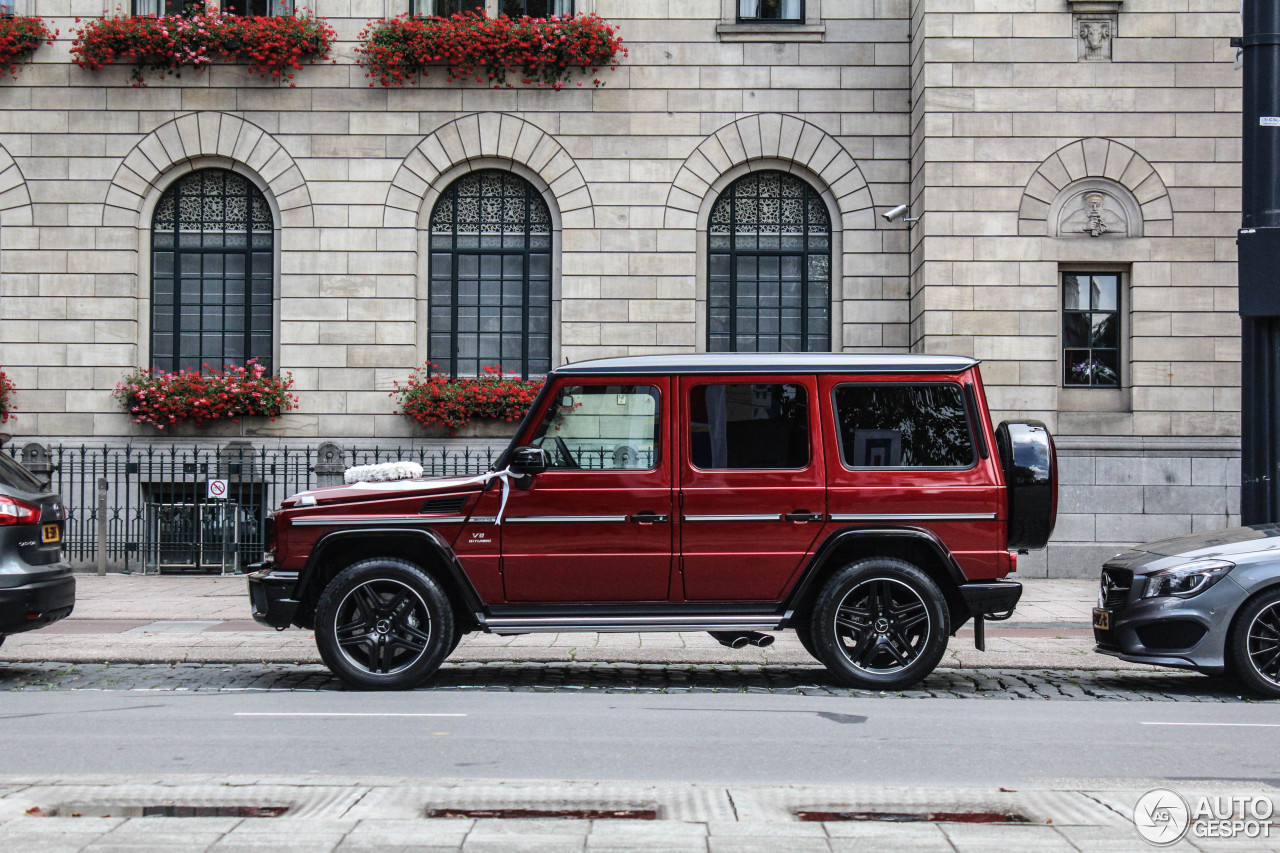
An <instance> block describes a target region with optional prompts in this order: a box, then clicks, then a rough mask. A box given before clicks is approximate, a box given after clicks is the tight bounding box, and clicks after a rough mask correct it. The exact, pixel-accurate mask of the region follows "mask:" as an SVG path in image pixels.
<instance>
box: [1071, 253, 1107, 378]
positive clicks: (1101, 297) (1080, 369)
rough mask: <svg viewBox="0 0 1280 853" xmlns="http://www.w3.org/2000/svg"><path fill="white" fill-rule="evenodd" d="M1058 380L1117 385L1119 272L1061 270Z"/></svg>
mask: <svg viewBox="0 0 1280 853" xmlns="http://www.w3.org/2000/svg"><path fill="white" fill-rule="evenodd" d="M1062 368H1063V370H1062V384H1063V386H1064V387H1067V388H1119V387H1120V274H1119V273H1116V272H1104V273H1093V272H1064V273H1063V274H1062Z"/></svg>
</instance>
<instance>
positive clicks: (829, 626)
mask: <svg viewBox="0 0 1280 853" xmlns="http://www.w3.org/2000/svg"><path fill="white" fill-rule="evenodd" d="M950 633H951V630H950V617H949V615H948V612H947V606H946V599H945V598H944V597H943V594H942V590H940V589H939V588H938V585H937V584H936V583H934V581H933V579H932V578H930V577H929V576H928V575H926V574H925V573H924V572H922V571H921V570H920V569H919V568H917V567H916V566H914V565H912V564H911V563H908V562H906V561H905V560H898V559H893V558H889V557H870V558H867V559H864V560H858V561H856V562H853V563H850V564H849V565H847V566H845V567H844V568H842V569H840V570H839V571H837V572H836V573H835V574H834V575H833V576H832V577H831V579H830V580H828V581H827V583H826V585H825V586H824V587H823V589H822V592H821V593H820V594H819V595H818V600H817V603H816V604H815V605H814V609H813V618H812V621H811V623H810V642H812V643H813V647H814V652H815V653H816V656H817V658H818V659H819V660H820V661H822V663H823V664H825V665H826V667H827V669H828V670H830V671H831V674H832V675H834V676H835V678H836V679H837V680H838V681H840V682H841V683H842V684H845V685H848V686H850V687H860V688H863V689H867V690H902V689H904V688H907V687H910V686H912V685H913V684H915V683H916V682H918V681H920V680H921V679H922V678H924V677H925V676H926V675H928V674H929V673H931V672H933V670H934V667H936V666H937V665H938V662H939V661H941V660H942V655H943V653H945V652H946V650H947V636H948V635H949V634H950Z"/></svg>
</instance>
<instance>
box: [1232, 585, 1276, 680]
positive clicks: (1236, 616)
mask: <svg viewBox="0 0 1280 853" xmlns="http://www.w3.org/2000/svg"><path fill="white" fill-rule="evenodd" d="M1277 591H1280V577H1276V578H1274V579H1272V580H1268V581H1263V582H1262V583H1260V584H1258V585H1257V586H1256V587H1254V588H1253V589H1252V590H1250V591H1249V592H1248V594H1247V595H1245V597H1244V598H1242V599H1241V600H1240V603H1239V604H1237V605H1236V609H1235V612H1234V613H1232V614H1231V621H1230V622H1228V623H1227V644H1228V646H1229V644H1230V643H1231V638H1232V637H1234V636H1235V635H1236V627H1237V626H1238V625H1239V624H1240V614H1241V613H1243V612H1244V611H1245V608H1247V607H1248V606H1249V605H1250V604H1251V603H1253V602H1254V601H1255V600H1256V599H1257V598H1259V597H1260V596H1263V595H1267V594H1268V593H1275V592H1277ZM1223 658H1224V659H1225V660H1226V661H1227V662H1228V666H1230V660H1231V654H1230V652H1229V651H1224V653H1223Z"/></svg>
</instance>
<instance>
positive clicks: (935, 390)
mask: <svg viewBox="0 0 1280 853" xmlns="http://www.w3.org/2000/svg"><path fill="white" fill-rule="evenodd" d="M834 399H835V415H836V428H837V430H838V432H839V434H840V458H841V459H842V460H843V461H844V464H845V467H848V468H968V467H970V466H972V465H973V464H974V463H975V462H976V458H975V454H974V449H973V433H972V430H971V428H970V424H969V417H968V414H967V412H966V410H965V405H964V395H963V392H962V391H961V388H960V386H959V385H957V384H954V383H950V382H948V383H934V384H872V383H850V384H847V385H839V386H837V387H836V389H835V392H834Z"/></svg>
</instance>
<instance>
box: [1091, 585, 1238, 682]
mask: <svg viewBox="0 0 1280 853" xmlns="http://www.w3.org/2000/svg"><path fill="white" fill-rule="evenodd" d="M1145 586H1146V580H1145V578H1143V577H1141V576H1139V577H1138V578H1136V579H1135V580H1134V583H1133V587H1132V589H1131V590H1130V592H1129V596H1128V599H1127V600H1126V601H1125V602H1124V604H1123V606H1120V607H1115V606H1113V607H1111V608H1108V609H1109V610H1110V613H1111V628H1110V630H1104V629H1101V628H1098V627H1094V629H1093V638H1094V641H1095V642H1096V643H1097V646H1096V648H1095V649H1094V651H1096V652H1098V653H1099V654H1104V655H1110V656H1111V657H1116V658H1120V659H1121V660H1127V661H1131V662H1133V663H1147V664H1152V665H1155V666H1171V667H1178V668H1181V669H1194V670H1198V671H1200V672H1203V673H1206V674H1208V675H1220V674H1221V673H1223V672H1225V671H1226V668H1227V667H1226V647H1227V635H1228V633H1229V631H1230V628H1231V618H1232V616H1233V615H1234V614H1235V611H1236V609H1237V608H1238V607H1239V606H1240V604H1241V602H1243V601H1244V600H1245V598H1246V597H1247V593H1246V592H1245V591H1244V590H1243V589H1242V588H1241V587H1240V585H1239V584H1237V583H1236V582H1235V581H1234V580H1232V578H1231V577H1230V576H1227V577H1225V578H1223V579H1222V580H1221V581H1219V582H1218V583H1216V584H1214V585H1213V586H1212V587H1210V588H1209V589H1207V590H1205V591H1204V592H1202V593H1201V594H1200V595H1196V596H1192V597H1191V598H1175V597H1172V596H1165V597H1161V598H1141V597H1139V596H1141V592H1142V589H1143V588H1144V587H1145Z"/></svg>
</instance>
